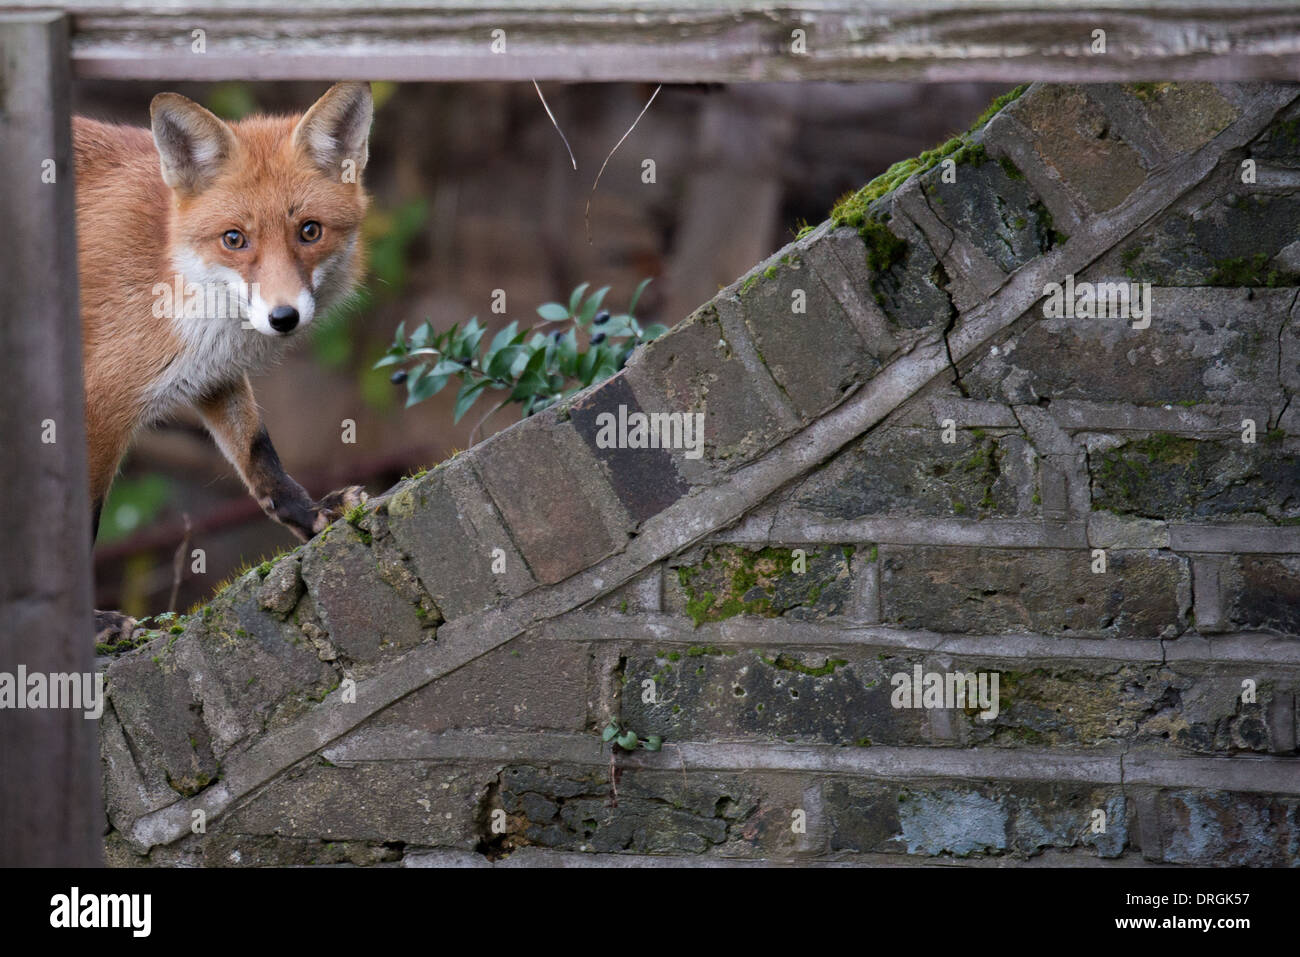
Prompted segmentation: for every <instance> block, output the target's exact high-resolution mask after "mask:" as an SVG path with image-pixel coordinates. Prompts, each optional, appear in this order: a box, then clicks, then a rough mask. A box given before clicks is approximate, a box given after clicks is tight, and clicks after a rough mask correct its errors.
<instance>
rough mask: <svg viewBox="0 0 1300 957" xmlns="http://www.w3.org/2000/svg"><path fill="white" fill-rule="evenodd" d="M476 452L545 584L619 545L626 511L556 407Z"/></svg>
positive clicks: (503, 510)
mask: <svg viewBox="0 0 1300 957" xmlns="http://www.w3.org/2000/svg"><path fill="white" fill-rule="evenodd" d="M566 432H567V435H566V434H565V433H566ZM570 440H571V441H570ZM580 450H581V451H580ZM473 455H474V464H475V467H476V468H477V470H478V473H479V476H480V478H481V479H482V480H483V484H484V485H485V486H486V487H487V489H488V491H490V492H491V493H492V498H493V500H494V501H495V502H496V504H497V506H498V508H500V509H501V514H502V515H503V516H504V518H505V520H506V525H507V526H509V529H510V534H511V535H512V536H513V538H514V540H515V541H516V542H517V543H518V544H519V548H520V550H521V551H522V552H523V554H524V558H525V559H526V560H527V562H528V567H529V568H531V569H532V571H533V575H534V577H535V578H536V579H537V580H538V581H539V582H541V583H542V584H546V585H550V584H554V583H555V582H559V581H563V580H564V579H566V578H568V577H569V576H570V575H572V574H574V573H575V572H579V571H582V570H583V569H585V568H589V567H590V566H592V565H594V564H596V562H598V561H600V560H601V559H602V558H605V557H607V556H608V555H610V554H612V553H613V552H614V550H615V549H617V548H618V547H619V546H621V545H622V544H623V541H624V538H625V535H626V532H627V530H628V519H627V515H626V513H625V512H623V509H622V506H621V505H620V504H619V502H618V499H617V496H616V495H615V493H614V491H613V490H612V489H611V488H610V487H609V485H608V483H607V482H606V481H605V478H604V473H603V471H602V470H601V469H600V468H599V467H598V466H597V465H596V463H595V459H594V458H591V457H590V453H588V452H586V449H585V445H584V443H583V441H582V439H580V438H579V437H578V436H577V435H576V434H575V433H574V431H573V426H571V425H570V424H569V423H568V422H561V421H557V418H556V416H555V414H554V410H547V411H546V412H542V413H539V414H538V415H535V416H533V417H532V418H531V419H528V420H526V421H524V422H521V423H520V424H519V425H516V426H514V427H513V428H509V429H507V430H506V431H504V432H500V433H498V434H497V435H495V436H493V437H492V438H491V439H490V440H489V441H488V442H486V443H484V444H483V445H482V446H480V447H479V448H478V449H476V450H475V452H474V453H473Z"/></svg>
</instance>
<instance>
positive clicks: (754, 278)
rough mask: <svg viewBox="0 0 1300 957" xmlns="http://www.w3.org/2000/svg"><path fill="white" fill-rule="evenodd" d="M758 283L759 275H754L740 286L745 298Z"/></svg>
mask: <svg viewBox="0 0 1300 957" xmlns="http://www.w3.org/2000/svg"><path fill="white" fill-rule="evenodd" d="M756 282H758V273H754V275H752V276H750V277H749V278H748V279H746V280H745V281H744V282H742V283H741V284H740V294H741V295H742V296H743V295H744V294H745V293H747V292H749V290H750V289H751V288H753V285H754V283H756Z"/></svg>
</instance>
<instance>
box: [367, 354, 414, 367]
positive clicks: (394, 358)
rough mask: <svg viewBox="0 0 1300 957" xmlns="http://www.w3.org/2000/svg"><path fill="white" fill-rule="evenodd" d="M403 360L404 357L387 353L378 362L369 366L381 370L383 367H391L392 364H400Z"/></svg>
mask: <svg viewBox="0 0 1300 957" xmlns="http://www.w3.org/2000/svg"><path fill="white" fill-rule="evenodd" d="M404 359H406V356H403V355H397V354H396V353H389V354H388V355H386V356H384V357H383V358H382V359H380V360H379V361H378V362H376V363H375V364H374V365H373V366H371V368H372V369H382V368H383V367H384V366H391V365H392V364H393V363H395V362H401V361H403V360H404Z"/></svg>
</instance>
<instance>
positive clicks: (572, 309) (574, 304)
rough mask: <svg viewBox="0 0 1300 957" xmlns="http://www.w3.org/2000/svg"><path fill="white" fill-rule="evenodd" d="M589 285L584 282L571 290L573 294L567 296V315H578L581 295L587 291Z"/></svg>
mask: <svg viewBox="0 0 1300 957" xmlns="http://www.w3.org/2000/svg"><path fill="white" fill-rule="evenodd" d="M590 285H591V283H589V282H584V283H583V284H582V285H580V286H579V287H578V288H577V289H575V290H573V293H572V294H571V295H570V296H569V315H571V316H576V315H577V314H578V303H580V302H582V294H583V293H584V292H586V291H587V287H588V286H590Z"/></svg>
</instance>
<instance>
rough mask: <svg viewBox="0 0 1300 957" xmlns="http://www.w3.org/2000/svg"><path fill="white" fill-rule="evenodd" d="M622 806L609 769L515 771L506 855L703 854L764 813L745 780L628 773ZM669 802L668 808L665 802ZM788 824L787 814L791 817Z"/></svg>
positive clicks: (507, 786) (508, 781)
mask: <svg viewBox="0 0 1300 957" xmlns="http://www.w3.org/2000/svg"><path fill="white" fill-rule="evenodd" d="M617 789H618V802H617V805H616V806H615V805H613V803H612V798H613V787H612V784H611V781H610V778H609V769H608V768H589V767H566V766H562V765H561V766H555V767H550V768H537V767H531V766H528V765H511V766H510V767H507V768H505V769H504V770H503V771H502V772H501V776H500V784H499V791H498V794H499V798H498V800H499V804H500V807H502V808H503V809H504V810H505V812H506V819H507V823H508V831H507V833H506V834H505V835H504V836H503V837H502V838H500V841H501V843H502V844H503V845H504V847H505V848H506V849H513V848H514V847H518V846H520V845H523V844H536V845H540V846H542V847H551V848H559V849H563V850H571V851H593V852H597V853H620V852H627V853H639V854H674V853H675V854H702V853H704V852H706V851H709V850H712V849H714V848H717V847H720V846H722V845H724V844H725V843H726V842H727V841H728V837H729V834H730V833H731V832H732V831H733V830H735V829H738V828H741V827H743V826H744V825H745V824H746V823H747V822H749V821H750V820H751V819H752V818H753V817H754V815H755V813H756V812H757V811H758V809H759V803H760V791H759V788H758V787H757V786H756V785H755V783H753V782H751V781H749V780H747V776H742V775H720V774H700V773H695V774H691V775H689V776H688V777H687V778H686V779H685V780H683V778H682V777H681V775H680V774H679V773H677V772H672V773H670V772H664V771H644V770H639V769H628V770H623V771H621V772H620V773H619V776H618V784H617ZM665 794H672V795H673V800H672V801H671V802H669V801H665V800H664V797H663V796H664V795H665ZM786 817H787V820H788V818H789V812H788V811H787V812H786Z"/></svg>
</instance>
